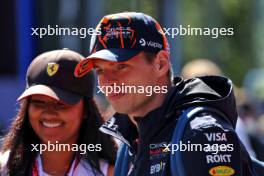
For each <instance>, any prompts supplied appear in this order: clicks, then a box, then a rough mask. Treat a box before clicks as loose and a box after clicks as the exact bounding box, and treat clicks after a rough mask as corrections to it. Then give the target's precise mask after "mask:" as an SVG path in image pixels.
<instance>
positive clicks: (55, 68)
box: [47, 63, 59, 76]
mask: <svg viewBox="0 0 264 176" xmlns="http://www.w3.org/2000/svg"><path fill="white" fill-rule="evenodd" d="M58 69H59V64H56V63H48V66H47V73H48V75H49V76H53V75H55V73H57V71H58Z"/></svg>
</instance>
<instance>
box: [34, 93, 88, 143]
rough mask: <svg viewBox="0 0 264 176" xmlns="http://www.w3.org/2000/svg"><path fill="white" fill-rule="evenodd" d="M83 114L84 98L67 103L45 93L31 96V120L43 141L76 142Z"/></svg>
mask: <svg viewBox="0 0 264 176" xmlns="http://www.w3.org/2000/svg"><path fill="white" fill-rule="evenodd" d="M83 116H84V103H83V99H82V100H80V101H79V102H78V103H77V104H75V105H67V104H64V103H61V102H60V101H57V100H55V99H53V98H50V97H47V96H43V95H33V96H31V98H30V103H29V121H30V124H31V126H32V128H33V130H34V131H35V133H36V134H37V135H38V137H39V138H40V140H41V142H42V143H48V141H50V143H56V141H58V143H64V144H67V143H69V144H72V143H76V142H77V139H78V136H79V129H80V126H81V122H82V119H83Z"/></svg>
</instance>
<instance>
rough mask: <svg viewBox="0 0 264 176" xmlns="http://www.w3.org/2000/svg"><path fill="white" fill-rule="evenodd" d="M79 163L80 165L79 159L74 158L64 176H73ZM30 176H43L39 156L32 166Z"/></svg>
mask: <svg viewBox="0 0 264 176" xmlns="http://www.w3.org/2000/svg"><path fill="white" fill-rule="evenodd" d="M79 163H80V157H75V159H74V161H73V163H72V165H71V167H70V169H69V170H68V171H67V174H66V175H67V176H74V173H75V171H76V169H77V166H78V165H79ZM46 175H47V174H46ZM32 176H45V175H44V171H43V168H42V162H41V158H40V155H38V156H37V159H36V160H35V162H34V165H33V168H32Z"/></svg>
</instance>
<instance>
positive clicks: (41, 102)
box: [30, 100, 46, 106]
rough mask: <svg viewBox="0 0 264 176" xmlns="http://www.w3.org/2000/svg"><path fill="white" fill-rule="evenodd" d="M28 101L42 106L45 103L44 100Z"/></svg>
mask: <svg viewBox="0 0 264 176" xmlns="http://www.w3.org/2000/svg"><path fill="white" fill-rule="evenodd" d="M30 103H31V104H33V105H34V106H44V105H45V104H46V102H45V101H41V100H31V102H30Z"/></svg>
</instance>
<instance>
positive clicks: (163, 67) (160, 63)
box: [154, 50, 170, 76]
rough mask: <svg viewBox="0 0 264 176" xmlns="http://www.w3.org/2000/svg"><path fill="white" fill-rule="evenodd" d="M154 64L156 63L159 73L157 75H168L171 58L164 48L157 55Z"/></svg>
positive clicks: (156, 69)
mask: <svg viewBox="0 0 264 176" xmlns="http://www.w3.org/2000/svg"><path fill="white" fill-rule="evenodd" d="M154 64H155V71H156V72H157V74H158V75H157V76H163V75H166V74H167V73H168V71H169V69H170V60H169V54H168V52H167V51H164V50H160V51H159V52H158V53H157V55H156V58H155V60H154Z"/></svg>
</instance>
